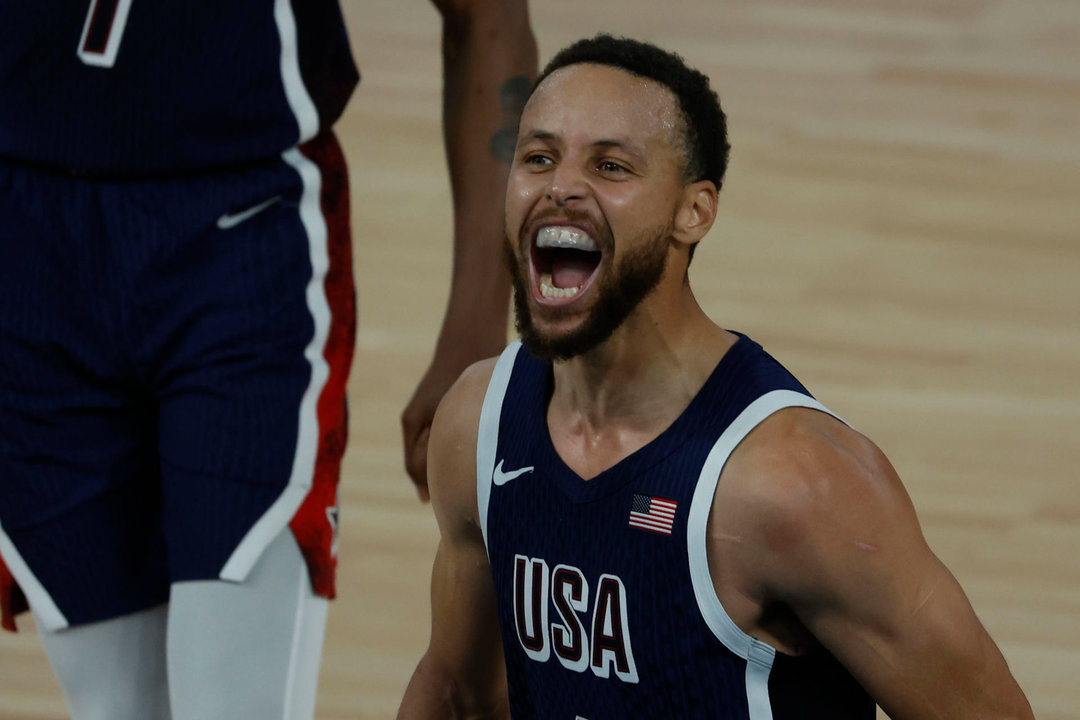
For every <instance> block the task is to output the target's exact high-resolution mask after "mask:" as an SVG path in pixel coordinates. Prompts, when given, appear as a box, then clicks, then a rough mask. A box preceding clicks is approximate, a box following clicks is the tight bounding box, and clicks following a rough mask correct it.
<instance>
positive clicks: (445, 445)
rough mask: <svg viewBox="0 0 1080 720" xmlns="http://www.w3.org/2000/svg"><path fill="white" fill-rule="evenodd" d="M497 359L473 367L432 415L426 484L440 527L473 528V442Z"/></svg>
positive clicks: (474, 506) (465, 372)
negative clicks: (465, 526) (460, 525)
mask: <svg viewBox="0 0 1080 720" xmlns="http://www.w3.org/2000/svg"><path fill="white" fill-rule="evenodd" d="M497 359H498V358H488V359H486V360H481V361H479V362H476V363H473V364H472V365H470V366H469V367H468V368H466V369H465V371H464V372H463V373H462V374H461V376H460V377H459V378H458V379H457V381H456V382H455V383H454V384H453V385H452V386H451V387H450V389H449V390H448V391H447V392H446V395H444V396H443V399H442V401H441V402H440V403H439V407H438V409H437V410H436V411H435V418H434V419H433V420H432V423H431V438H430V440H429V441H428V476H429V479H428V484H429V487H430V490H431V501H432V505H433V506H434V508H435V514H436V516H437V517H438V519H439V524H440V526H442V525H444V520H445V521H452V524H455V525H456V524H459V523H461V522H465V523H468V524H475V523H476V521H477V519H476V513H477V511H476V438H477V433H478V430H479V425H480V411H481V409H482V408H483V404H484V395H485V394H486V392H487V387H488V383H489V382H490V381H491V375H492V372H493V371H494V369H495V363H496V361H497Z"/></svg>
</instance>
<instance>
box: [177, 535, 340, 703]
mask: <svg viewBox="0 0 1080 720" xmlns="http://www.w3.org/2000/svg"><path fill="white" fill-rule="evenodd" d="M326 611H327V601H326V599H325V598H322V597H318V596H316V595H315V594H314V593H313V592H312V590H311V581H310V579H309V575H308V570H307V565H306V563H305V562H304V558H303V556H302V555H301V553H300V549H299V547H298V546H297V544H296V540H295V539H294V538H293V536H292V533H291V532H290V531H289V530H288V529H287V528H286V530H285V531H284V532H283V533H282V534H281V535H280V536H279V537H278V538H277V539H276V540H274V542H273V543H271V545H270V546H269V547H268V548H267V550H266V552H265V553H264V554H263V556H262V557H261V558H260V559H259V562H258V564H257V565H256V566H255V568H254V570H253V571H252V572H251V574H250V575H249V576H248V578H247V580H246V581H245V582H243V583H231V582H224V581H220V580H211V581H197V582H182V583H175V584H173V586H172V592H171V598H170V602H169V617H168V668H169V672H168V675H169V695H170V698H171V702H172V712H173V715H172V717H173V719H174V720H238V719H239V718H258V719H259V720H310V719H311V718H313V717H314V712H315V691H316V687H317V685H318V676H319V658H320V656H321V654H322V643H323V634H324V629H325V626H326Z"/></svg>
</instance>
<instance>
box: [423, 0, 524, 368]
mask: <svg viewBox="0 0 1080 720" xmlns="http://www.w3.org/2000/svg"><path fill="white" fill-rule="evenodd" d="M440 9H441V10H442V14H443V67H444V73H445V77H444V97H443V129H444V133H445V142H446V153H447V164H448V167H449V171H450V180H451V189H452V194H453V202H454V250H453V275H452V279H451V288H450V298H449V304H448V306H447V313H446V318H445V321H444V325H443V331H442V333H441V334H440V338H439V345H440V348H439V351H441V352H443V353H445V352H447V351H452V350H454V348H447V347H445V345H446V344H447V343H451V344H455V345H458V346H459V347H458V348H456V349H457V350H459V351H460V350H466V351H467V352H468V354H469V357H468V358H466V359H463V361H462V362H463V363H465V364H468V362H471V361H473V360H476V359H479V358H480V357H486V356H488V355H491V354H494V353H496V352H498V350H500V349H501V348H502V346H503V345H504V344H505V342H506V319H507V310H508V308H509V297H510V286H509V279H508V277H507V273H506V270H505V267H504V264H503V250H502V244H503V241H504V226H503V202H504V196H505V192H506V175H507V172H508V170H509V163H510V161H511V160H512V158H513V151H514V144H515V142H516V137H517V123H518V119H519V116H520V113H521V108H522V106H523V105H524V102H525V99H526V98H527V96H528V93H529V91H530V89H531V85H532V81H533V79H534V78H535V75H536V65H537V50H536V41H535V39H534V38H533V35H532V30H531V29H530V26H529V18H528V9H527V5H526V3H525V2H524V1H523V0H513V1H511V0H494V1H486V2H485V1H481V2H458V3H444V4H441V5H440ZM462 346H464V347H462ZM452 354H453V353H452Z"/></svg>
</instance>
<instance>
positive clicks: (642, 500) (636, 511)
mask: <svg viewBox="0 0 1080 720" xmlns="http://www.w3.org/2000/svg"><path fill="white" fill-rule="evenodd" d="M678 506H679V503H677V502H675V501H674V500H665V499H664V498H658V497H651V496H649V495H634V502H633V504H632V505H631V506H630V527H636V528H641V529H642V530H648V531H649V532H654V533H660V534H661V535H670V534H671V526H672V524H674V522H675V508H677V507H678Z"/></svg>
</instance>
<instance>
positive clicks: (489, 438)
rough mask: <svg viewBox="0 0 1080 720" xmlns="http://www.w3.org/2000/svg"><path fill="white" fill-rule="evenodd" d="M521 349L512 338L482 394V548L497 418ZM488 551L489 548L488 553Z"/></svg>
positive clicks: (478, 481) (478, 502) (479, 485)
mask: <svg viewBox="0 0 1080 720" xmlns="http://www.w3.org/2000/svg"><path fill="white" fill-rule="evenodd" d="M520 349H521V341H520V340H515V341H514V342H512V343H510V344H509V345H507V346H506V349H505V350H503V351H502V354H501V355H499V359H498V360H497V361H496V362H495V370H494V371H492V373H491V380H490V381H489V382H488V387H487V392H486V393H485V394H484V404H483V406H482V407H481V408H480V428H479V430H478V431H477V436H476V509H477V512H478V513H479V514H480V515H479V517H480V531H481V532H482V533H483V534H484V547H485V548H486V547H488V532H487V521H488V503H489V502H490V500H491V483H492V476H493V475H494V473H495V453H496V452H497V451H498V449H499V418H500V416H501V415H502V406H503V398H505V397H506V388H507V387H509V385H510V374H511V373H512V372H513V370H514V360H515V359H516V358H517V354H518V350H520ZM490 552H491V551H490V548H488V554H489V555H490Z"/></svg>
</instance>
